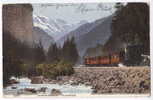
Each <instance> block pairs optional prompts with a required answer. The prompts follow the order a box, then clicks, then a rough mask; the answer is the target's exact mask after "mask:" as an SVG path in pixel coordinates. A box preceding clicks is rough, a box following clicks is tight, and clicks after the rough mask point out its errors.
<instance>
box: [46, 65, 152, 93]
mask: <svg viewBox="0 0 153 100" xmlns="http://www.w3.org/2000/svg"><path fill="white" fill-rule="evenodd" d="M74 69H75V73H74V74H73V75H71V76H60V77H57V79H56V80H48V79H44V83H58V84H71V85H79V84H85V85H89V86H92V89H93V94H150V88H151V86H150V67H78V68H74Z"/></svg>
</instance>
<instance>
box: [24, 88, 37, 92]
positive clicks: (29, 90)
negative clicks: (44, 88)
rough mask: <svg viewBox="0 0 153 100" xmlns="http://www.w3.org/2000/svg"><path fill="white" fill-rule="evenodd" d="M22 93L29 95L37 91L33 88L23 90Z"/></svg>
mask: <svg viewBox="0 0 153 100" xmlns="http://www.w3.org/2000/svg"><path fill="white" fill-rule="evenodd" d="M24 91H26V92H31V93H36V92H37V91H36V90H35V89H33V88H25V89H24Z"/></svg>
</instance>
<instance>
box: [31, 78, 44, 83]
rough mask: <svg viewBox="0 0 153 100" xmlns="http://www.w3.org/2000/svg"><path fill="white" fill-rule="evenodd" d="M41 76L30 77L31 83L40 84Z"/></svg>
mask: <svg viewBox="0 0 153 100" xmlns="http://www.w3.org/2000/svg"><path fill="white" fill-rule="evenodd" d="M43 79H44V77H43V76H36V77H31V83H32V84H42V83H43Z"/></svg>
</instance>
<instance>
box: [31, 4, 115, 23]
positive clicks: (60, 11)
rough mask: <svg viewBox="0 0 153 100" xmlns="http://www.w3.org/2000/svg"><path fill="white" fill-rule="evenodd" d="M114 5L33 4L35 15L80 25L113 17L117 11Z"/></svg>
mask: <svg viewBox="0 0 153 100" xmlns="http://www.w3.org/2000/svg"><path fill="white" fill-rule="evenodd" d="M114 5H115V4H114V3H99V4H97V3H84V4H33V7H34V12H33V13H34V14H35V15H40V16H46V17H48V18H50V19H58V18H59V19H63V20H65V21H67V22H68V23H78V22H80V21H81V20H87V21H89V22H91V21H94V20H96V19H100V18H103V17H106V16H109V15H111V14H112V13H113V12H114V11H115V9H114V8H113V7H114Z"/></svg>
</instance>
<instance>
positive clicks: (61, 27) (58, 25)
mask: <svg viewBox="0 0 153 100" xmlns="http://www.w3.org/2000/svg"><path fill="white" fill-rule="evenodd" d="M33 22H34V26H35V27H39V28H41V29H43V30H44V31H45V32H46V33H48V35H50V36H52V37H53V38H54V40H55V41H56V40H58V39H59V38H61V37H63V36H64V35H66V34H67V33H69V32H70V31H72V30H74V29H76V28H78V27H79V26H80V25H82V24H85V23H87V21H81V22H79V23H77V24H69V23H67V22H66V21H64V20H62V19H55V20H53V19H49V18H48V17H45V16H37V15H34V16H33Z"/></svg>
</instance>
